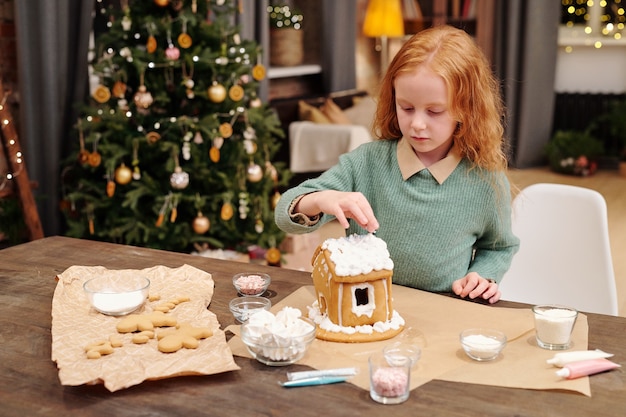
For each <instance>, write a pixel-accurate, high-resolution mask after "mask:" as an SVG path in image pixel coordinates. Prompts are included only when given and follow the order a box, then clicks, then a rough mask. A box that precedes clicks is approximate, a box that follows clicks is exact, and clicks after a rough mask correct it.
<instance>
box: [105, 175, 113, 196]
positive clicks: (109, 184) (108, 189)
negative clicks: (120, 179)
mask: <svg viewBox="0 0 626 417" xmlns="http://www.w3.org/2000/svg"><path fill="white" fill-rule="evenodd" d="M106 192H107V197H109V198H111V197H113V195H115V181H113V180H112V179H111V177H108V178H107V187H106Z"/></svg>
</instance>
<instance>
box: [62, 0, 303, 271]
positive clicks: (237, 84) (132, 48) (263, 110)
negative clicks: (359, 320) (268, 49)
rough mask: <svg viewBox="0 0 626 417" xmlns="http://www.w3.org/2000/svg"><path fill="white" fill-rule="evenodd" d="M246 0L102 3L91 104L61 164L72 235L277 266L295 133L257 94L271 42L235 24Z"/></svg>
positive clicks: (68, 232) (64, 194)
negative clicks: (254, 254) (279, 158)
mask: <svg viewBox="0 0 626 417" xmlns="http://www.w3.org/2000/svg"><path fill="white" fill-rule="evenodd" d="M240 7H241V5H240V2H239V1H238V0H215V1H210V2H209V1H198V0H154V1H148V0H142V1H130V0H127V1H122V2H121V6H118V7H113V6H109V7H101V8H100V9H98V10H97V13H100V14H103V15H105V16H106V18H107V22H108V23H107V30H106V31H104V32H103V33H102V34H100V35H99V36H97V37H96V39H95V50H94V51H93V52H94V55H93V56H94V58H93V60H92V62H91V67H92V68H93V74H94V75H95V76H97V77H98V78H97V83H96V86H95V88H92V90H93V91H92V94H91V97H90V99H89V103H88V104H85V105H84V106H82V108H81V117H80V119H79V120H78V122H77V124H76V140H75V148H76V149H75V152H74V153H73V154H72V155H70V156H69V158H68V160H67V161H66V163H64V166H63V171H62V192H63V203H62V207H61V208H62V211H63V213H64V215H65V218H66V221H67V235H69V236H72V237H79V238H87V239H94V240H103V241H110V242H116V243H123V244H129V245H136V246H145V247H152V248H158V249H166V250H172V251H179V252H190V251H193V250H194V249H198V248H203V249H206V248H211V249H231V250H236V251H238V252H244V253H246V252H247V251H248V248H249V247H250V246H252V245H256V246H258V247H260V248H264V249H268V250H267V255H266V257H267V259H268V261H269V263H271V264H276V263H278V262H280V252H279V251H277V249H276V247H277V246H278V245H279V244H280V243H281V241H282V240H283V239H284V234H283V232H281V231H280V230H279V229H278V227H277V226H276V224H275V223H274V220H273V219H274V214H273V209H274V207H275V204H276V202H277V200H278V198H279V197H280V194H279V191H278V190H279V188H280V187H281V186H285V185H287V183H288V181H289V176H290V173H289V171H288V170H287V169H286V168H285V167H284V165H285V164H284V163H276V164H274V163H273V162H272V158H273V156H274V155H275V153H276V152H277V151H278V149H279V147H280V146H281V143H280V139H281V138H283V137H284V132H283V131H282V129H281V127H280V121H279V120H278V117H277V116H276V114H275V113H274V112H273V111H272V110H271V109H270V108H269V107H268V106H267V105H266V104H264V103H262V101H261V100H260V98H259V97H258V96H257V90H258V84H259V81H261V80H262V79H263V78H264V77H265V67H264V66H263V65H262V64H261V55H260V54H261V50H260V47H259V46H258V44H257V43H256V42H254V41H252V40H244V39H241V36H240V34H239V31H238V30H239V28H238V27H237V26H236V25H235V24H233V23H232V22H234V21H235V19H234V17H235V15H236V14H237V13H244V11H243V10H241V9H240Z"/></svg>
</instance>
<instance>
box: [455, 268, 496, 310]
mask: <svg viewBox="0 0 626 417" xmlns="http://www.w3.org/2000/svg"><path fill="white" fill-rule="evenodd" d="M452 291H453V292H454V293H455V294H456V295H458V296H459V297H461V298H465V297H468V296H469V298H470V299H472V300H473V299H475V298H477V297H482V298H483V299H485V300H487V301H489V304H493V303H496V302H498V301H499V300H500V296H501V294H500V289H499V288H498V284H497V283H496V282H494V281H491V280H488V279H486V278H483V277H481V276H480V275H478V273H476V272H470V273H469V274H467V275H465V276H464V277H463V278H461V279H457V280H456V281H454V282H453V283H452Z"/></svg>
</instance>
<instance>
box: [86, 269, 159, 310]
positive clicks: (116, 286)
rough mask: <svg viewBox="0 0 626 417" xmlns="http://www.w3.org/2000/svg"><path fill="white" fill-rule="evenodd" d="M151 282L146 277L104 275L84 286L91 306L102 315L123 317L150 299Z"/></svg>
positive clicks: (87, 282)
mask: <svg viewBox="0 0 626 417" xmlns="http://www.w3.org/2000/svg"><path fill="white" fill-rule="evenodd" d="M149 288H150V280H149V279H148V278H146V277H142V276H135V277H131V278H128V277H120V276H117V275H103V276H99V277H96V278H92V279H89V280H87V281H85V283H84V284H83V289H84V290H85V294H86V295H87V298H88V299H89V302H90V303H91V306H92V307H93V308H95V309H96V310H97V311H99V312H100V313H102V314H107V315H109V316H123V315H125V314H129V313H132V312H133V311H135V310H137V309H138V308H139V307H141V306H142V305H143V304H144V303H145V301H146V298H147V297H148V289H149Z"/></svg>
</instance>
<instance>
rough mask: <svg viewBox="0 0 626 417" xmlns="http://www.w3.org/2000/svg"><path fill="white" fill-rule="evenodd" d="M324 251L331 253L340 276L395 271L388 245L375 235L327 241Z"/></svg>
mask: <svg viewBox="0 0 626 417" xmlns="http://www.w3.org/2000/svg"><path fill="white" fill-rule="evenodd" d="M322 249H325V250H328V252H330V259H331V260H332V261H333V263H334V264H335V273H336V274H337V275H338V276H354V275H359V274H369V273H370V272H372V271H380V270H390V271H391V270H393V261H392V260H391V258H390V257H389V251H388V250H387V243H386V242H385V241H384V240H382V239H381V238H378V237H376V236H375V235H373V234H371V233H370V234H367V235H357V234H353V235H350V236H348V237H340V238H337V239H326V240H325V241H324V243H322Z"/></svg>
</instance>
